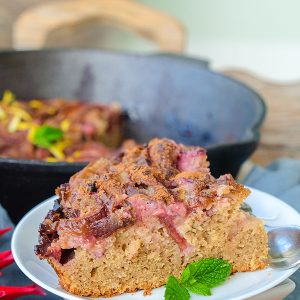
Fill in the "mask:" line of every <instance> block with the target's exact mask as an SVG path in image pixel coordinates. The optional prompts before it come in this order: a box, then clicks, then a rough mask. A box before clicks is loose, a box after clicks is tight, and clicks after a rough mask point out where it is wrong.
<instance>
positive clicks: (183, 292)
mask: <svg viewBox="0 0 300 300" xmlns="http://www.w3.org/2000/svg"><path fill="white" fill-rule="evenodd" d="M165 299H166V300H189V299H190V294H189V292H188V291H187V289H186V288H185V287H184V286H182V285H181V284H180V283H179V282H178V280H177V279H176V277H174V276H173V275H171V276H170V277H169V279H168V281H167V283H166V290H165Z"/></svg>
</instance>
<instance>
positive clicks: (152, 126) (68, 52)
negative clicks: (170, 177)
mask: <svg viewBox="0 0 300 300" xmlns="http://www.w3.org/2000/svg"><path fill="white" fill-rule="evenodd" d="M5 89H10V90H12V91H13V92H14V93H15V94H16V95H17V96H18V97H19V98H23V99H30V98H53V97H63V98H69V99H70V98H71V99H72V98H73V99H74V98H75V99H81V100H87V101H92V102H99V101H102V102H115V101H117V102H119V103H120V104H121V106H122V107H123V109H124V111H126V113H127V114H128V116H129V121H128V122H127V125H126V130H125V135H126V136H127V137H131V138H134V139H136V140H137V141H139V142H147V141H148V140H149V139H150V138H152V137H156V136H157V137H168V138H172V139H174V140H176V141H177V142H181V143H185V144H189V145H202V146H206V147H207V149H208V156H209V159H210V161H211V170H212V173H213V174H214V175H215V176H219V175H220V174H223V173H227V172H229V173H231V174H233V175H236V174H237V171H238V169H239V167H240V165H241V163H242V162H244V161H245V160H246V159H247V158H248V157H249V156H250V154H251V153H252V152H253V151H254V150H255V148H256V146H257V143H258V139H259V127H260V125H261V123H262V120H263V118H264V115H265V105H264V103H263V101H262V99H261V98H260V96H259V95H257V94H256V93H255V92H254V91H253V90H251V89H249V88H248V87H246V86H245V85H243V84H241V83H240V82H237V81H235V80H233V79H230V78H228V77H225V76H223V75H220V74H216V73H213V72H211V71H209V70H208V69H207V68H206V63H205V62H203V61H197V60H193V59H189V58H184V57H176V56H174V55H167V54H164V55H134V54H126V53H118V52H107V51H99V50H79V49H78V50H76V49H65V50H63V49H61V50H43V51H25V52H2V53H0V93H1V92H3V90H5ZM0 143H1V141H0ZM83 166H84V164H82V163H65V162H61V163H47V162H43V161H26V160H14V159H3V158H2V159H0V171H1V172H0V192H1V194H0V201H1V203H2V205H3V206H4V207H5V208H6V209H7V210H8V212H9V214H10V216H11V217H12V219H13V220H14V221H15V222H16V221H18V220H19V219H20V217H22V216H23V215H24V213H25V212H26V211H27V210H29V209H30V208H31V207H33V206H34V205H35V204H37V203H38V202H40V201H42V200H44V199H45V198H47V197H49V196H51V195H53V193H54V189H55V187H57V186H58V185H59V184H61V183H64V182H66V181H68V179H69V177H70V176H71V175H72V174H74V173H75V172H77V171H78V170H80V169H81V168H82V167H83Z"/></svg>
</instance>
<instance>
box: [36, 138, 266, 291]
mask: <svg viewBox="0 0 300 300" xmlns="http://www.w3.org/2000/svg"><path fill="white" fill-rule="evenodd" d="M249 193H250V191H249V190H248V189H247V188H245V187H244V186H243V185H241V184H238V183H237V182H236V181H235V180H234V179H233V178H232V176H231V175H229V174H226V175H223V176H221V177H219V178H214V177H213V176H212V175H211V174H210V171H209V163H208V161H207V156H206V152H205V150H204V149H203V148H201V147H190V146H189V147H188V146H184V145H180V144H176V143H175V142H174V141H172V140H169V139H153V140H151V141H150V142H149V143H148V144H147V145H142V146H141V145H134V144H132V145H128V147H124V148H123V150H122V151H120V152H119V153H118V155H116V156H115V157H114V158H111V159H107V158H100V159H99V160H97V161H95V162H93V163H90V164H89V165H88V166H87V167H86V168H84V169H83V170H82V171H80V172H79V173H77V174H75V175H74V176H73V177H72V178H71V179H70V181H69V183H66V184H63V185H61V186H60V187H58V188H57V190H56V194H57V196H58V199H57V201H56V202H55V204H54V207H53V210H51V211H49V213H48V214H47V216H46V217H45V219H44V221H43V222H42V224H41V226H40V229H39V234H40V236H39V245H37V246H36V248H35V252H36V254H37V255H38V256H39V257H40V258H41V259H47V260H48V262H49V263H50V264H51V265H52V267H53V268H54V270H55V271H56V273H57V275H58V278H59V282H60V285H61V286H62V287H63V288H64V289H66V290H67V291H69V292H71V293H74V294H77V295H81V296H93V297H99V296H104V297H110V296H113V295H118V294H121V293H124V292H134V291H137V290H140V289H143V290H144V291H145V293H146V294H147V293H150V292H151V289H153V288H156V287H160V286H162V285H164V284H165V283H166V280H167V279H168V277H169V276H170V275H171V274H173V275H175V276H177V277H179V276H180V274H181V272H182V271H183V269H184V268H185V266H186V265H187V264H188V263H190V262H193V261H196V260H199V259H201V258H204V257H216V258H223V259H226V260H227V261H228V262H230V263H231V264H232V272H243V271H254V270H257V269H262V268H265V267H266V266H267V255H268V247H267V235H266V232H265V230H264V226H263V223H262V222H261V221H260V220H259V219H257V218H255V217H254V216H253V215H250V214H249V213H247V212H245V211H243V210H241V209H240V206H241V203H242V202H243V201H244V199H245V198H246V197H247V196H248V195H249Z"/></svg>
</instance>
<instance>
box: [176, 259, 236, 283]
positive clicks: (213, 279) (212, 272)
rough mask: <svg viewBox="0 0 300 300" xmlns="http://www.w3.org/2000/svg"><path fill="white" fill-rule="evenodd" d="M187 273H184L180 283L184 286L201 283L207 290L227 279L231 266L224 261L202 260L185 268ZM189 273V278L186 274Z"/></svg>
mask: <svg viewBox="0 0 300 300" xmlns="http://www.w3.org/2000/svg"><path fill="white" fill-rule="evenodd" d="M187 268H188V269H189V271H184V272H183V273H182V276H181V281H182V282H184V283H185V285H193V284H194V283H196V282H197V283H201V284H204V285H206V286H207V287H209V288H213V287H216V286H218V285H220V284H222V283H223V282H225V280H226V279H227V278H228V276H229V275H230V273H231V264H230V263H228V262H227V261H226V260H224V259H219V258H204V259H201V260H199V261H197V262H194V263H191V264H189V265H188V266H187ZM188 273H189V278H187V274H188Z"/></svg>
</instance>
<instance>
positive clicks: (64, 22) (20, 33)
mask: <svg viewBox="0 0 300 300" xmlns="http://www.w3.org/2000/svg"><path fill="white" fill-rule="evenodd" d="M90 19H99V20H105V21H110V22H111V23H113V24H115V25H116V26H119V27H124V28H126V29H129V30H131V31H133V32H136V33H137V34H140V35H141V36H143V37H144V38H147V39H150V40H152V41H153V42H154V43H156V44H157V45H159V48H160V49H161V50H162V51H168V52H182V51H183V50H184V46H185V31H184V27H183V26H182V24H181V23H180V22H179V21H177V20H176V19H175V18H173V17H171V16H168V15H167V14H164V13H162V12H159V11H157V10H154V9H152V8H149V7H147V6H145V5H142V4H139V3H137V2H135V1H129V0H85V1H82V0H68V1H61V0H60V1H52V2H45V3H41V4H39V5H36V6H32V7H29V8H28V9H26V10H25V11H23V12H22V13H21V14H20V15H19V16H18V18H17V20H16V21H15V24H14V28H13V46H14V48H15V49H40V48H43V46H44V45H45V43H46V39H47V37H48V36H49V34H50V33H51V32H53V31H54V30H57V29H59V28H61V27H66V26H73V25H76V24H78V23H81V22H86V21H87V20H90ZM95 38H97V37H95Z"/></svg>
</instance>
